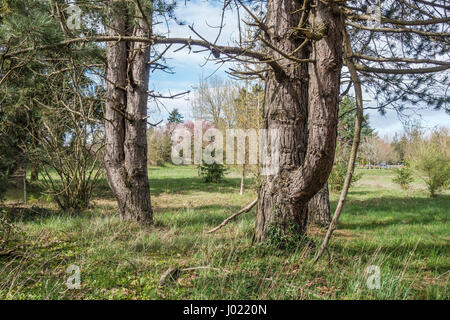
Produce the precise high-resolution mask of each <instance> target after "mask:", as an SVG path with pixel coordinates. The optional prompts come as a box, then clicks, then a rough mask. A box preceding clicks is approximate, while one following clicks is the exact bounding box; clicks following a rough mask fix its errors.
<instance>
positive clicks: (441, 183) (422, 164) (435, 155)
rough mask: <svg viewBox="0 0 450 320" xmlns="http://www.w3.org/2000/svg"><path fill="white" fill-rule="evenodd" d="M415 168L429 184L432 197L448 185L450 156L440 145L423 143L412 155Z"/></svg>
mask: <svg viewBox="0 0 450 320" xmlns="http://www.w3.org/2000/svg"><path fill="white" fill-rule="evenodd" d="M411 163H412V167H413V169H414V170H415V171H416V172H417V173H418V174H419V176H420V177H421V178H422V179H423V181H424V182H425V184H426V185H427V188H428V191H429V192H430V197H434V196H435V195H436V191H439V190H441V189H444V188H446V187H447V186H448V184H449V180H450V156H449V155H448V154H446V152H445V150H443V149H442V148H441V147H440V146H439V145H437V144H434V143H432V142H424V143H422V144H421V145H420V146H419V147H418V148H417V149H416V151H415V152H414V154H413V156H412V157H411Z"/></svg>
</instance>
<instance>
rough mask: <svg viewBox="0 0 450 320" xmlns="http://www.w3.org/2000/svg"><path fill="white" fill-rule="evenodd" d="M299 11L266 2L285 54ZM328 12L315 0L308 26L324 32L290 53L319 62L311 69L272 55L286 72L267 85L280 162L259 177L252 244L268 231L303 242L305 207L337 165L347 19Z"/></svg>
mask: <svg viewBox="0 0 450 320" xmlns="http://www.w3.org/2000/svg"><path fill="white" fill-rule="evenodd" d="M301 5H302V2H301V1H292V0H269V1H268V4H267V24H268V26H269V28H270V31H271V32H272V33H274V34H273V36H272V39H271V40H272V41H271V42H272V43H273V44H275V45H276V47H277V48H279V49H280V50H283V51H284V52H286V53H291V52H293V51H294V50H295V49H296V48H297V47H298V46H299V45H300V44H301V43H302V42H303V40H304V39H303V38H299V37H295V33H293V32H292V31H293V28H295V27H297V26H298V23H299V20H300V17H301V15H302V12H303V11H304V10H303V11H302V10H300V9H301ZM331 6H332V5H330V4H325V3H323V2H321V1H318V2H317V6H316V7H314V8H311V10H310V12H309V14H310V19H309V22H310V24H312V25H313V27H314V29H316V30H318V29H322V30H325V32H324V36H323V37H322V38H321V39H320V40H317V41H314V42H312V44H310V43H311V42H310V43H308V45H305V46H303V47H302V48H301V49H300V50H297V51H296V52H295V53H294V54H293V56H295V58H297V59H305V58H310V59H314V62H313V63H296V62H293V61H291V60H287V59H285V58H283V57H282V56H280V54H279V53H277V52H273V53H272V54H273V55H274V56H275V57H276V58H280V63H283V64H284V65H289V67H286V68H285V70H286V72H285V74H284V75H283V74H281V75H280V74H277V73H274V72H272V73H270V74H269V79H268V81H267V84H266V96H265V106H264V128H266V129H278V134H277V135H278V139H277V141H278V142H279V147H280V148H279V150H280V159H279V171H278V173H276V174H274V175H271V176H269V175H268V176H263V177H262V181H261V187H260V191H259V200H258V210H257V218H256V227H255V235H254V241H255V242H258V241H264V240H265V239H266V238H267V236H268V233H269V230H270V229H271V228H275V229H276V230H277V233H278V234H279V233H287V232H289V233H294V234H296V235H297V236H298V237H299V238H301V237H303V236H304V235H305V233H306V223H307V215H308V213H307V207H308V201H309V199H311V198H312V197H313V196H314V195H315V194H316V193H317V192H318V191H319V190H320V189H321V188H322V187H323V185H324V184H325V182H326V181H327V179H328V176H329V174H330V171H331V168H332V165H333V159H334V152H335V146H336V128H337V109H338V95H339V77H340V70H341V66H342V34H341V33H342V28H343V19H342V16H341V15H340V14H338V13H334V11H333V9H332V7H331ZM295 12H297V13H295ZM305 13H306V14H308V11H306V12H305ZM323 26H325V28H320V27H323ZM269 142H270V132H269V134H268V140H267V143H269Z"/></svg>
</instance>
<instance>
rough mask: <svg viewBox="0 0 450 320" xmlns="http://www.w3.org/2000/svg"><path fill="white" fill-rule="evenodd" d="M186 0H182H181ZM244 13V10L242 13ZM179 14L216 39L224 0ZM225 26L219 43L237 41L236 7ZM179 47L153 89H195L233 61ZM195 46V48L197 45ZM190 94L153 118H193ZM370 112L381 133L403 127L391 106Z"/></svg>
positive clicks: (431, 113)
mask: <svg viewBox="0 0 450 320" xmlns="http://www.w3.org/2000/svg"><path fill="white" fill-rule="evenodd" d="M180 2H182V1H180ZM242 15H243V13H242V12H241V16H242ZM176 16H177V17H178V18H179V19H181V20H183V21H185V22H186V23H187V24H189V25H192V23H193V24H194V28H195V29H196V30H197V31H198V32H199V33H200V34H201V35H202V37H204V38H206V39H208V40H210V41H213V40H214V39H215V38H216V36H217V32H218V30H217V29H215V28H212V26H217V25H218V24H219V22H220V18H221V7H220V1H206V0H191V1H189V2H187V4H186V6H185V5H184V3H182V4H180V5H179V7H178V8H177V9H176ZM224 21H225V27H224V29H223V31H222V34H221V36H220V38H219V39H220V40H219V41H218V43H219V44H229V45H232V44H233V39H236V35H237V32H236V30H237V14H236V12H235V11H230V10H229V11H227V14H226V15H225V20H224ZM158 32H159V33H160V34H162V35H165V36H171V37H189V36H192V38H198V37H197V36H196V35H195V34H194V33H192V32H191V31H190V30H189V28H188V27H187V25H186V26H178V25H175V24H172V25H170V34H168V33H167V27H163V26H162V25H160V26H159V27H158ZM177 48H178V47H176V46H175V47H172V48H171V49H170V50H169V52H168V54H167V55H166V57H167V59H168V60H167V63H168V65H169V66H171V67H172V68H173V71H174V72H175V74H166V73H164V72H161V71H156V72H155V73H153V74H151V75H150V85H149V86H150V89H151V90H155V91H157V92H161V93H163V94H166V95H167V94H174V93H178V92H184V91H187V90H191V91H192V90H193V87H195V86H196V85H197V84H198V81H199V79H200V78H201V77H202V76H203V77H207V76H209V75H211V74H213V73H215V74H216V75H219V76H223V77H226V73H225V71H226V70H227V68H228V67H229V66H230V65H228V66H227V65H224V66H222V67H221V68H220V69H219V70H217V68H218V65H216V64H215V63H214V62H207V63H206V64H205V61H206V58H207V57H208V53H189V51H188V50H186V49H183V50H181V51H178V52H173V51H174V50H176V49H177ZM194 50H195V49H194ZM190 96H191V95H186V96H184V97H183V98H179V99H175V100H165V101H163V102H164V106H159V108H158V107H156V106H155V105H151V106H149V110H150V114H151V119H152V121H153V122H156V121H159V120H161V119H164V120H165V119H166V118H167V115H168V112H170V111H171V110H172V109H174V108H178V109H179V110H180V112H181V113H182V114H183V115H184V116H185V119H191V118H192V112H191V107H190ZM364 99H365V100H366V101H367V103H366V104H367V105H369V106H370V105H375V101H374V100H373V99H371V97H370V96H365V97H364ZM366 112H367V113H368V114H369V121H370V124H371V126H372V127H373V128H375V129H376V131H377V132H378V134H379V135H380V136H381V137H384V136H388V137H390V138H391V137H392V136H393V135H394V133H395V132H401V131H402V130H403V125H402V122H401V121H400V120H399V118H398V117H397V114H396V112H395V111H392V110H388V111H387V113H386V114H385V115H381V114H380V113H379V112H377V111H376V110H367V111H366ZM411 117H412V119H416V120H420V121H421V123H422V125H423V126H424V127H426V128H433V127H440V126H446V127H450V116H449V115H448V114H446V113H445V111H443V110H440V111H435V110H421V111H420V112H419V113H418V114H412V115H411Z"/></svg>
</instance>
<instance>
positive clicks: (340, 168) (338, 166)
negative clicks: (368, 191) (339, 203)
mask: <svg viewBox="0 0 450 320" xmlns="http://www.w3.org/2000/svg"><path fill="white" fill-rule="evenodd" d="M347 165H348V163H347V160H346V159H345V158H344V157H340V156H337V157H336V159H335V161H334V166H333V170H331V173H330V176H329V177H328V183H329V187H330V190H331V191H333V192H340V191H341V190H342V188H343V187H344V182H345V176H346V175H347ZM361 177H362V174H361V173H356V172H353V176H352V180H351V183H350V186H351V185H353V184H354V183H355V182H357V181H358V180H359V179H361Z"/></svg>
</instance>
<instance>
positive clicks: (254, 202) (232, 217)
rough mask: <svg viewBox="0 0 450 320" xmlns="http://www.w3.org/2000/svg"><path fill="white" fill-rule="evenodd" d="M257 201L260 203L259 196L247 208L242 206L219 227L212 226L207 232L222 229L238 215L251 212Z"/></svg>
mask: <svg viewBox="0 0 450 320" xmlns="http://www.w3.org/2000/svg"><path fill="white" fill-rule="evenodd" d="M256 203H258V198H256V199H255V200H253V201H252V202H251V203H250V204H249V205H248V206H246V207H245V208H242V209H241V210H239V211H238V212H236V213H233V214H232V215H231V216H229V217H228V218H226V219H225V220H223V221H222V223H221V224H219V225H218V226H217V227H214V228H212V229H211V230H209V231H207V232H206V233H213V232H214V231H217V230H219V229H221V228H222V227H224V226H225V225H227V224H228V222H230V221H231V220H233V219H234V218H236V217H237V216H239V215H241V214H243V213H246V212H249V211H250V210H251V209H252V208H253V207H254V206H255V205H256Z"/></svg>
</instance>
